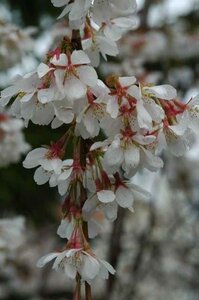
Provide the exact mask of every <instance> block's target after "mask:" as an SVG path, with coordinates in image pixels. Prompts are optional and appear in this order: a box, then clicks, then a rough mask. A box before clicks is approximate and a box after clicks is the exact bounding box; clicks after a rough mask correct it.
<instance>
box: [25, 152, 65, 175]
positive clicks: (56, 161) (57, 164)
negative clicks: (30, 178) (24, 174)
mask: <svg viewBox="0 0 199 300" xmlns="http://www.w3.org/2000/svg"><path fill="white" fill-rule="evenodd" d="M59 150H60V149H59ZM59 150H58V151H59ZM39 165H41V166H42V168H43V169H44V170H45V171H54V172H55V174H59V173H60V172H61V167H62V160H61V159H60V158H59V152H57V149H56V148H53V147H51V148H50V149H47V148H42V147H41V148H37V149H34V150H32V151H30V152H29V153H28V155H27V156H26V158H25V160H24V162H23V166H24V167H25V168H27V169H31V168H35V167H37V166H39Z"/></svg>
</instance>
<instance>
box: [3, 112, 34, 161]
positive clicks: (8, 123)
mask: <svg viewBox="0 0 199 300" xmlns="http://www.w3.org/2000/svg"><path fill="white" fill-rule="evenodd" d="M23 127H24V125H23V122H22V121H21V120H16V119H13V118H12V117H11V116H10V115H9V114H8V113H6V112H0V167H5V166H7V165H9V164H10V163H15V162H17V161H19V159H20V157H21V155H22V154H25V153H26V152H27V151H28V150H29V149H30V146H29V145H28V144H27V143H26V142H25V140H24V136H23V133H22V128H23Z"/></svg>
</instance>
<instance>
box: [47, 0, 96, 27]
mask: <svg viewBox="0 0 199 300" xmlns="http://www.w3.org/2000/svg"><path fill="white" fill-rule="evenodd" d="M51 2H52V4H53V5H54V6H55V7H62V6H65V8H64V10H63V11H62V13H61V14H60V16H59V17H58V19H60V18H62V17H64V16H65V15H67V14H69V21H70V26H71V27H72V28H76V29H78V27H79V26H81V25H82V24H83V22H84V18H85V16H86V14H87V13H88V10H89V8H90V6H91V4H92V0H75V1H73V2H72V3H70V0H51Z"/></svg>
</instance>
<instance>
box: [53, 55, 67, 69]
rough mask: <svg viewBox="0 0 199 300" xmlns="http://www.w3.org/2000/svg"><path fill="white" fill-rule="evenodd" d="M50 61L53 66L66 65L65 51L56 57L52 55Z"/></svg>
mask: <svg viewBox="0 0 199 300" xmlns="http://www.w3.org/2000/svg"><path fill="white" fill-rule="evenodd" d="M50 62H51V64H53V65H55V66H67V65H68V58H67V56H66V54H65V53H61V54H60V55H59V57H57V55H54V56H53V58H51V60H50Z"/></svg>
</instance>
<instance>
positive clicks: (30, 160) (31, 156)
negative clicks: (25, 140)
mask: <svg viewBox="0 0 199 300" xmlns="http://www.w3.org/2000/svg"><path fill="white" fill-rule="evenodd" d="M47 151H48V150H47V149H45V148H37V149H34V150H32V151H30V152H29V153H28V154H27V156H26V158H25V160H24V161H23V166H24V167H25V168H27V169H30V168H34V167H36V166H38V165H39V164H40V163H39V160H40V159H41V158H43V157H44V156H45V154H46V153H47Z"/></svg>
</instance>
